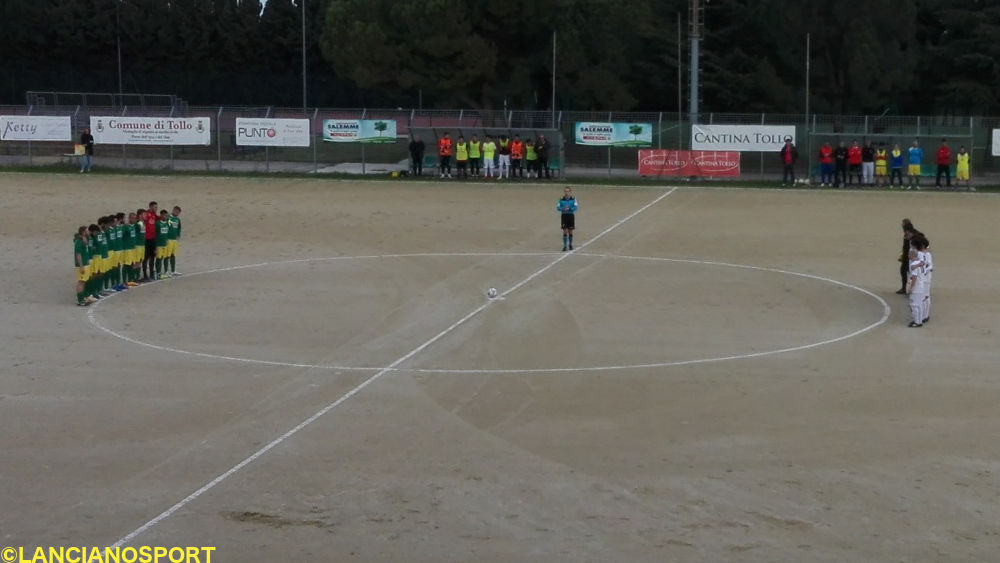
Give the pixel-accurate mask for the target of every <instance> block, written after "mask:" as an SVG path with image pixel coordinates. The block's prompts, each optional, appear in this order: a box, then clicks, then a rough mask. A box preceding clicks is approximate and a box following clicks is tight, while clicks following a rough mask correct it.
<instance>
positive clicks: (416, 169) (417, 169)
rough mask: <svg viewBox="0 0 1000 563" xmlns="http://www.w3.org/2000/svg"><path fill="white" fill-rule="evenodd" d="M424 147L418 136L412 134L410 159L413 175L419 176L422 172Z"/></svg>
mask: <svg viewBox="0 0 1000 563" xmlns="http://www.w3.org/2000/svg"><path fill="white" fill-rule="evenodd" d="M426 148H427V147H425V146H424V142H423V141H421V140H420V137H418V136H416V135H414V136H413V140H412V141H410V160H411V161H413V162H412V164H411V168H412V169H413V175H414V176H421V175H423V173H424V150H425V149H426Z"/></svg>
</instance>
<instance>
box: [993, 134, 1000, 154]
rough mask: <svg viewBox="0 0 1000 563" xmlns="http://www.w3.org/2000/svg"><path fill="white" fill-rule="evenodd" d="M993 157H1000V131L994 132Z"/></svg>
mask: <svg viewBox="0 0 1000 563" xmlns="http://www.w3.org/2000/svg"><path fill="white" fill-rule="evenodd" d="M992 152H993V156H1000V129H994V130H993V151H992Z"/></svg>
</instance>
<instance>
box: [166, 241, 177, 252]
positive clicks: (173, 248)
mask: <svg viewBox="0 0 1000 563" xmlns="http://www.w3.org/2000/svg"><path fill="white" fill-rule="evenodd" d="M167 256H177V239H174V240H168V241H167Z"/></svg>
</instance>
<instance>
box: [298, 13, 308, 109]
mask: <svg viewBox="0 0 1000 563" xmlns="http://www.w3.org/2000/svg"><path fill="white" fill-rule="evenodd" d="M299 2H302V111H303V112H305V111H306V57H307V54H306V0H299Z"/></svg>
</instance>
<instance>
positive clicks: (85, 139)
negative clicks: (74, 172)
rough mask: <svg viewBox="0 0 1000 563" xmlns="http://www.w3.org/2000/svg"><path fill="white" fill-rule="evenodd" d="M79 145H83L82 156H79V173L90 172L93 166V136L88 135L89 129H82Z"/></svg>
mask: <svg viewBox="0 0 1000 563" xmlns="http://www.w3.org/2000/svg"><path fill="white" fill-rule="evenodd" d="M80 144H81V145H83V154H82V155H80V173H81V174H82V173H84V172H90V168H91V167H92V166H94V136H93V135H91V134H90V129H89V128H86V127H84V129H83V133H81V134H80Z"/></svg>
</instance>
